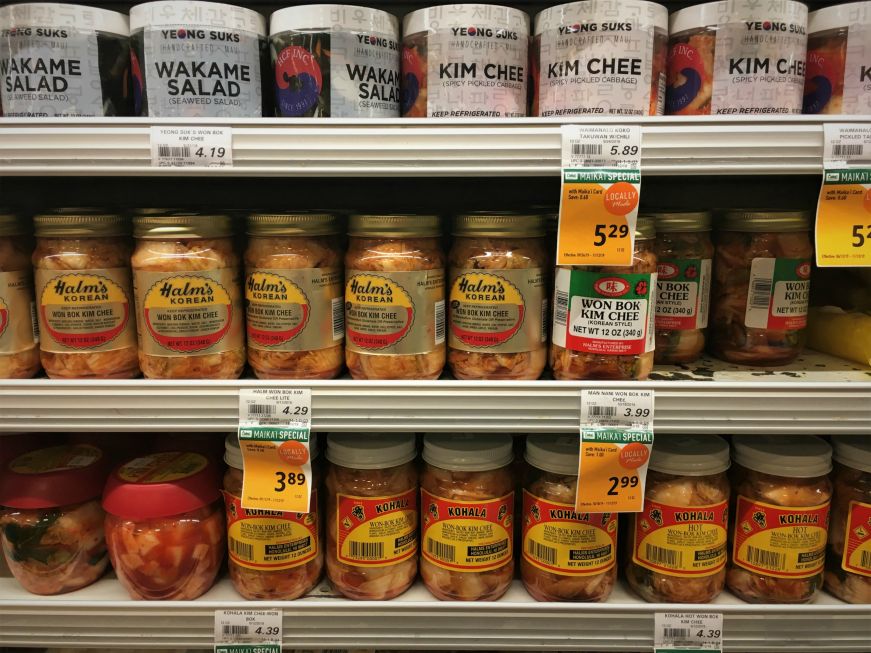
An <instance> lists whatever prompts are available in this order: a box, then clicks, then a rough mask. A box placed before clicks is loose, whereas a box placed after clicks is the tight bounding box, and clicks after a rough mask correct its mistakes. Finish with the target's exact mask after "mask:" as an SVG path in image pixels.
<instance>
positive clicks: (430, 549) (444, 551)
mask: <svg viewBox="0 0 871 653" xmlns="http://www.w3.org/2000/svg"><path fill="white" fill-rule="evenodd" d="M426 551H427V553H429V554H430V555H432V556H433V557H435V558H438V559H439V560H444V561H445V562H456V559H457V547H455V546H453V545H452V544H445V543H444V542H439V541H438V540H434V539H432V538H431V537H428V538H426Z"/></svg>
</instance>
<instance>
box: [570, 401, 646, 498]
mask: <svg viewBox="0 0 871 653" xmlns="http://www.w3.org/2000/svg"><path fill="white" fill-rule="evenodd" d="M652 446H653V390H582V391H581V456H580V459H579V461H578V494H577V496H576V497H575V510H577V511H578V512H596V513H598V512H640V511H641V510H642V508H643V507H644V483H645V481H646V479H647V464H648V462H649V460H650V449H651V447H652Z"/></svg>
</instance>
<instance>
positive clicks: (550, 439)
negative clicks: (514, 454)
mask: <svg viewBox="0 0 871 653" xmlns="http://www.w3.org/2000/svg"><path fill="white" fill-rule="evenodd" d="M580 455H581V438H580V436H578V435H529V436H527V437H526V454H525V455H524V458H525V459H526V462H528V463H529V464H530V465H532V466H533V467H535V468H537V469H542V470H544V471H546V472H550V473H551V474H560V475H562V476H577V475H578V457H579V456H580Z"/></svg>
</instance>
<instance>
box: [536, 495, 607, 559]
mask: <svg viewBox="0 0 871 653" xmlns="http://www.w3.org/2000/svg"><path fill="white" fill-rule="evenodd" d="M523 557H524V559H525V560H526V561H527V562H529V563H530V564H532V565H534V566H535V567H538V568H539V569H543V570H544V571H549V572H551V573H554V574H562V575H567V576H585V575H592V574H601V573H602V572H605V571H608V570H609V569H611V568H612V567H613V566H614V565H615V564H616V563H617V513H615V512H611V513H607V512H606V513H599V514H597V513H586V512H575V510H574V506H572V505H570V504H567V503H557V502H555V501H547V500H546V499H542V498H541V497H537V496H535V495H534V494H531V493H529V492H527V491H526V490H524V491H523Z"/></svg>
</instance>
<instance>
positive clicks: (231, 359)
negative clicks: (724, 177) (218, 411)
mask: <svg viewBox="0 0 871 653" xmlns="http://www.w3.org/2000/svg"><path fill="white" fill-rule="evenodd" d="M133 226H134V236H135V237H136V248H135V250H134V252H133V282H134V286H135V288H134V292H135V295H136V319H137V323H138V325H139V363H140V365H141V367H142V372H143V374H144V375H145V376H146V377H148V378H151V379H236V378H238V377H239V376H240V375H241V374H242V369H243V368H244V367H245V334H244V330H243V322H244V317H245V316H244V313H243V308H242V299H241V280H240V274H241V272H240V266H239V257H238V255H237V254H236V251H235V249H234V246H233V238H232V236H233V222H232V220H231V219H230V217H229V216H226V215H201V214H190V213H177V212H169V211H167V212H159V211H156V212H153V214H149V215H138V216H136V217H135V218H134V220H133Z"/></svg>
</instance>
